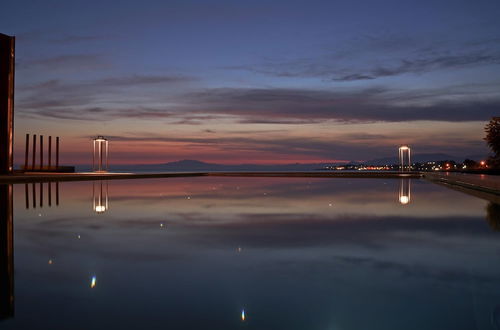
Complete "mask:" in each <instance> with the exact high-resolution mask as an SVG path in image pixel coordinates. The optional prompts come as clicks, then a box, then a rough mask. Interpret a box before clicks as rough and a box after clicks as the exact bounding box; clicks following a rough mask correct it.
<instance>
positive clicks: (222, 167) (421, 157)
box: [77, 153, 486, 172]
mask: <svg viewBox="0 0 500 330" xmlns="http://www.w3.org/2000/svg"><path fill="white" fill-rule="evenodd" d="M466 158H469V159H473V160H476V161H478V160H481V159H485V158H486V156H485V155H482V156H478V155H472V156H467V157H456V156H451V155H448V154H443V153H429V154H415V155H412V162H427V161H441V160H454V161H456V162H462V161H463V160H464V159H466ZM398 161H399V160H398V158H397V157H385V158H377V159H372V160H368V161H365V162H359V161H352V162H350V164H367V165H389V164H397V163H398ZM342 164H345V163H333V162H332V163H312V164H300V163H295V164H278V165H258V164H238V165H227V164H215V163H206V162H202V161H199V160H193V159H184V160H179V161H175V162H169V163H162V164H144V165H112V166H111V170H112V171H128V172H207V171H232V172H238V171H284V172H292V171H317V170H324V169H325V167H327V166H332V165H342ZM77 170H79V171H82V170H89V169H88V167H87V166H79V167H77Z"/></svg>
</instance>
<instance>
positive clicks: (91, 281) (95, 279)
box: [90, 276, 97, 289]
mask: <svg viewBox="0 0 500 330" xmlns="http://www.w3.org/2000/svg"><path fill="white" fill-rule="evenodd" d="M96 284H97V277H95V276H92V280H90V288H91V289H93V288H95V286H96Z"/></svg>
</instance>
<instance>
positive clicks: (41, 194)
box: [40, 182, 43, 208]
mask: <svg viewBox="0 0 500 330" xmlns="http://www.w3.org/2000/svg"><path fill="white" fill-rule="evenodd" d="M40 207H41V208H42V207H43V182H40Z"/></svg>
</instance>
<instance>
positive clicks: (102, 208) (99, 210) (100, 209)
mask: <svg viewBox="0 0 500 330" xmlns="http://www.w3.org/2000/svg"><path fill="white" fill-rule="evenodd" d="M95 211H96V212H97V213H103V212H106V206H104V205H97V206H96V207H95Z"/></svg>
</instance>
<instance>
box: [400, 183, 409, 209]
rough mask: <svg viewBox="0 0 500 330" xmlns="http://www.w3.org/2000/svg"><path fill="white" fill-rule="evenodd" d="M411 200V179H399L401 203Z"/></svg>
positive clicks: (407, 202) (404, 203)
mask: <svg viewBox="0 0 500 330" xmlns="http://www.w3.org/2000/svg"><path fill="white" fill-rule="evenodd" d="M410 200H411V180H410V179H401V180H400V181H399V203H401V204H402V205H406V204H409V203H410Z"/></svg>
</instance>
